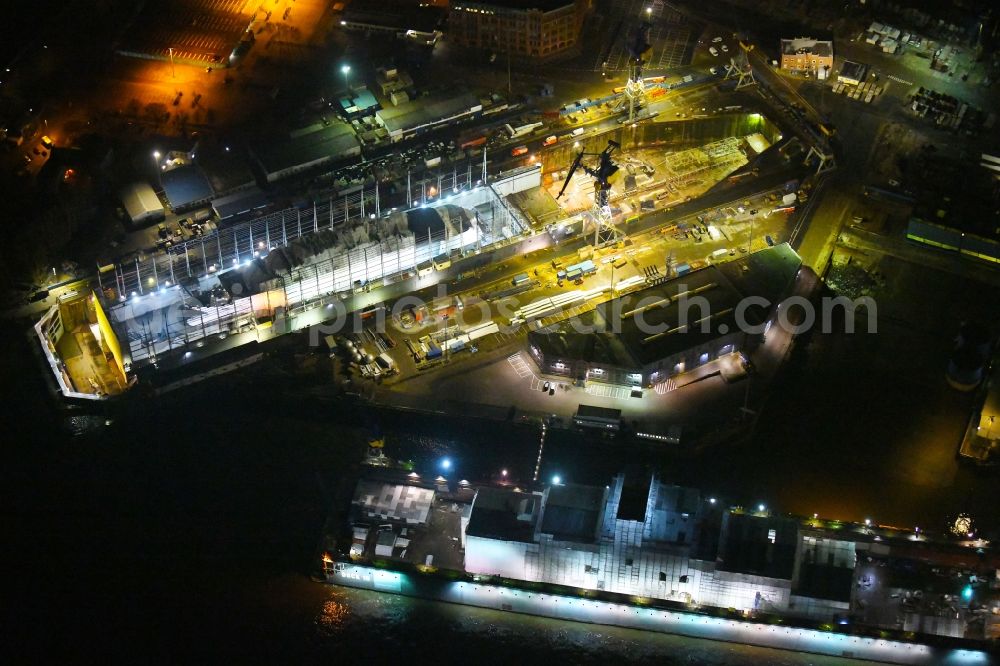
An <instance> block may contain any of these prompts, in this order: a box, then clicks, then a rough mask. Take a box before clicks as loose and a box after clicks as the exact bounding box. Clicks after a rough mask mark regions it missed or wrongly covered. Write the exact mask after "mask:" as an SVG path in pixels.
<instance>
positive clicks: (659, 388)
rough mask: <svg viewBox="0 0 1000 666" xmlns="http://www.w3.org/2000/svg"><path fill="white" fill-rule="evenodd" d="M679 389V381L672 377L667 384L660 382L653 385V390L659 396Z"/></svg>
mask: <svg viewBox="0 0 1000 666" xmlns="http://www.w3.org/2000/svg"><path fill="white" fill-rule="evenodd" d="M675 388H677V380H676V379H674V378H673V377H671V378H670V379H668V380H667V381H665V382H660V383H659V384H654V385H653V390H654V391H656V393H657V395H664V394H666V393H669V392H670V391H673V390H674V389H675Z"/></svg>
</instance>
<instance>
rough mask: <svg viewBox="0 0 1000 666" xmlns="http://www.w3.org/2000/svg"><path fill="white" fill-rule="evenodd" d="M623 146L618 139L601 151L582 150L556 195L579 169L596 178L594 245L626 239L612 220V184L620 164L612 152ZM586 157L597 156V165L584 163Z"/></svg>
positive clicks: (563, 189) (564, 190)
mask: <svg viewBox="0 0 1000 666" xmlns="http://www.w3.org/2000/svg"><path fill="white" fill-rule="evenodd" d="M619 148H621V145H620V144H619V143H618V142H617V141H608V147H607V148H605V149H604V150H603V151H601V152H600V153H586V152H583V151H580V152H579V153H577V155H576V158H575V159H574V160H573V166H571V167H570V168H569V173H567V174H566V180H565V182H563V186H562V189H561V190H559V194H558V195H556V199H558V198H559V197H561V196H562V195H563V193H564V192H566V187H567V186H568V185H569V181H570V180H571V179H572V178H573V174H575V173H576V170H577V169H583V170H584V172H585V173H586V174H587V175H589V176H590V177H591V178H593V179H594V207H593V209H592V215H593V217H594V247H602V246H603V245H606V244H608V243H612V242H615V241H616V240H619V239H624V237H625V235H624V234H622V233H621V232H620V231H618V229H616V228H615V226H614V224H612V222H611V185H612V183H614V182H615V180H617V178H618V165H617V164H615V163H614V161H613V160H612V159H611V153H613V152H614V151H615V150H617V149H619ZM584 157H596V158H597V167H596V168H594V167H589V166H587V165H586V164H583V158H584Z"/></svg>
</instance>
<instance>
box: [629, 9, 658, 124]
mask: <svg viewBox="0 0 1000 666" xmlns="http://www.w3.org/2000/svg"><path fill="white" fill-rule="evenodd" d="M651 27H652V24H650V23H649V21H642V22H641V23H639V25H637V26H636V27H635V28H634V29H632V30H631V31H630V33H629V35H628V37H627V38H626V40H625V42H626V44H625V45H626V47H627V49H628V81H626V82H625V97H626V99H628V121H629V122H630V123H631V122H635V114H636V111H638V110H639V109H641V108H642V107H643V106H645V105H646V84H645V83H644V82H643V80H642V66H643V65H645V64H646V61H647V60H648V59H649V52H650V50H651V49H652V46H651V45H650V43H649V29H650V28H651Z"/></svg>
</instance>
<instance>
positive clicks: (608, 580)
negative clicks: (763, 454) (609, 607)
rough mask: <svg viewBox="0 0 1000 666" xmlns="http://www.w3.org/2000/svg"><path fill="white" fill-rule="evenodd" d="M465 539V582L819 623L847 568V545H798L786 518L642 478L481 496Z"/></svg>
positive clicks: (840, 606)
mask: <svg viewBox="0 0 1000 666" xmlns="http://www.w3.org/2000/svg"><path fill="white" fill-rule="evenodd" d="M720 521H721V522H720ZM465 537H466V551H465V569H466V571H468V572H470V573H477V574H485V575H498V576H503V577H507V578H514V579H519V580H527V581H537V582H546V583H554V584H559V585H566V586H571V587H578V588H587V589H593V590H603V591H607V592H616V593H620V594H627V595H637V596H642V597H651V598H657V599H665V600H671V601H678V602H685V603H697V604H702V605H709V606H719V607H723V608H738V609H743V610H748V611H755V610H760V611H780V612H783V613H788V614H797V615H802V616H806V617H812V618H816V619H830V618H832V616H833V615H834V614H835V613H838V612H844V611H846V610H847V608H848V606H849V603H848V600H849V598H850V589H851V586H850V576H851V572H853V567H854V548H853V546H854V544H853V542H839V541H837V542H835V543H834V542H833V541H832V540H830V539H817V538H816V537H814V536H806V535H801V534H800V530H799V526H798V523H797V522H796V521H794V520H792V519H786V518H778V517H773V516H768V515H750V514H746V513H740V512H725V513H721V514H720V512H719V511H717V510H715V508H714V506H712V505H711V504H710V503H709V502H708V501H707V500H706V499H705V498H702V497H701V496H700V494H699V492H698V491H697V490H693V489H690V488H683V487H679V486H675V485H670V484H667V483H664V482H662V481H661V480H660V479H658V478H657V477H656V476H655V475H654V476H650V475H648V474H646V475H641V474H640V475H635V476H634V477H633V476H629V475H625V474H619V475H618V476H616V477H615V479H614V481H613V482H612V484H611V485H609V486H605V487H599V486H582V485H574V484H566V485H553V486H549V487H548V488H547V489H546V490H545V491H544V492H542V493H538V492H520V491H516V490H505V489H494V488H484V489H481V490H480V491H479V493H478V494H477V496H476V499H475V501H474V503H473V507H472V514H471V516H470V519H469V524H468V527H467V529H466V534H465ZM817 551H821V556H820V557H816V553H817ZM829 553H835V554H836V555H837V558H836V559H833V557H832V556H829V557H828V554H829ZM816 562H820V564H819V565H817V564H816ZM817 566H819V567H820V569H819V570H817V569H816V567H817ZM831 568H833V569H835V572H834V573H836V574H837V575H836V576H834V578H835V579H836V580H835V585H834V587H835V588H836V589H835V590H833V591H832V592H830V591H827V590H826V589H825V588H824V586H823V584H822V583H823V582H825V581H829V580H830V578H831V576H830V570H831ZM817 581H819V582H817ZM827 587H829V586H827ZM817 591H818V594H819V595H825V596H833V597H835V598H833V599H827V598H825V596H817Z"/></svg>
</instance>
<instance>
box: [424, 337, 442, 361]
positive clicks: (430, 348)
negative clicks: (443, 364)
mask: <svg viewBox="0 0 1000 666" xmlns="http://www.w3.org/2000/svg"><path fill="white" fill-rule="evenodd" d="M426 344H427V360H428V361H433V360H434V359H436V358H441V348H440V347H438V345H437V343H435V342H434V341H433V340H428V341H427V343H426Z"/></svg>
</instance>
